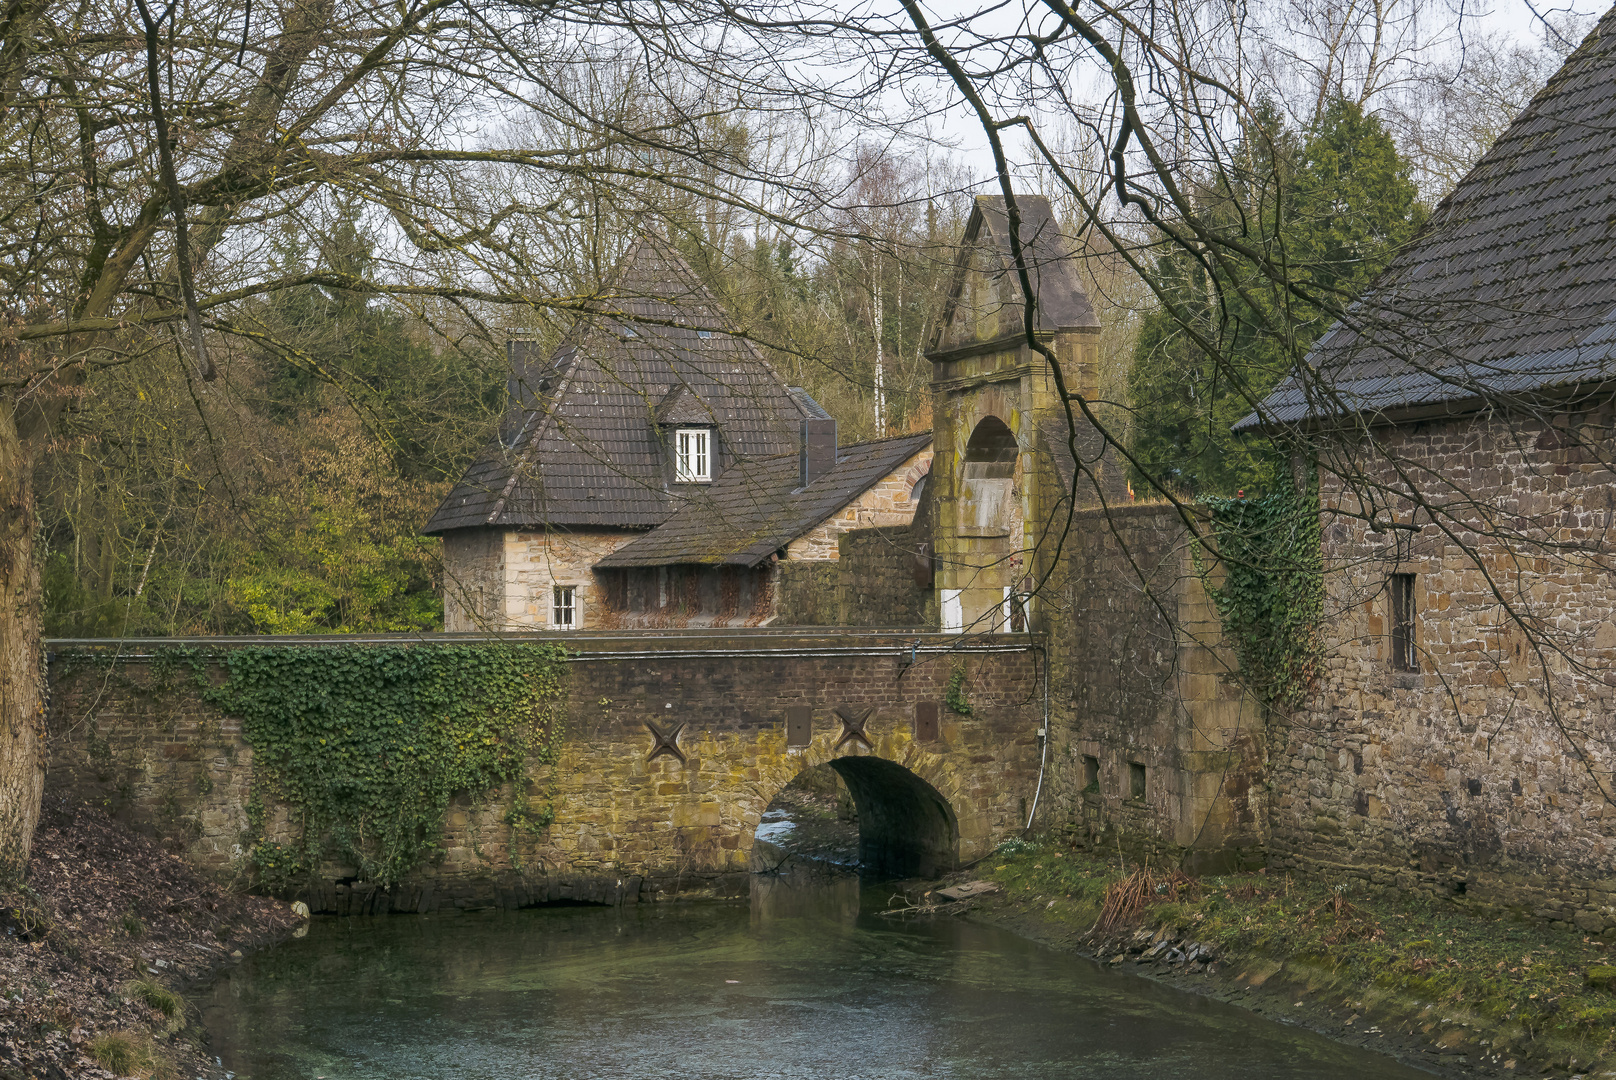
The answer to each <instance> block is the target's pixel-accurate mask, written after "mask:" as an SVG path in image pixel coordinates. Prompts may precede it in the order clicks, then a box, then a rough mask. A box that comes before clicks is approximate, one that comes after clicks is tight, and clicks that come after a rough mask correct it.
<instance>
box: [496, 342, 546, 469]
mask: <svg viewBox="0 0 1616 1080" xmlns="http://www.w3.org/2000/svg"><path fill="white" fill-rule="evenodd" d="M510 334H511V336H510V337H509V338H507V339H506V341H505V365H506V375H505V418H504V419H503V420H502V421H500V425H499V435H500V441H501V442H503V443H504V444H505V445H507V446H509V445H510V444H511V441H512V440H513V439H515V438H516V436H517V434H518V433H520V432H521V430H522V425H523V424H524V423H525V422H526V420H527V414H528V413H529V412H530V411H531V410H533V409H536V408H538V404H539V394H540V393H542V390H541V389H540V387H539V385H538V380H539V379H540V378H542V374H541V373H542V372H543V371H544V362H543V361H544V358H543V357H542V356H541V355H540V354H539V335H538V332H537V331H532V330H512V331H511V332H510Z"/></svg>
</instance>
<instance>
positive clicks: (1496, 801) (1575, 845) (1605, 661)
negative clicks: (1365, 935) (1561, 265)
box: [1271, 416, 1616, 932]
mask: <svg viewBox="0 0 1616 1080" xmlns="http://www.w3.org/2000/svg"><path fill="white" fill-rule="evenodd" d="M1562 422H1563V423H1566V424H1567V425H1568V427H1569V428H1571V429H1573V430H1575V429H1577V428H1579V427H1580V426H1581V425H1583V424H1584V423H1585V422H1586V418H1578V417H1568V418H1562ZM1581 431H1582V434H1584V435H1586V436H1588V437H1591V438H1595V439H1600V440H1603V443H1604V450H1603V452H1602V454H1600V455H1599V456H1600V457H1603V459H1604V460H1606V461H1609V460H1611V457H1610V455H1611V451H1612V447H1611V441H1610V430H1609V425H1608V421H1606V422H1605V423H1604V425H1603V426H1602V427H1581ZM1375 435H1376V438H1377V440H1381V441H1382V445H1384V446H1385V447H1386V448H1387V453H1389V454H1390V455H1391V457H1392V459H1394V460H1396V461H1397V463H1398V464H1397V466H1395V467H1394V465H1393V464H1392V463H1391V461H1389V460H1388V459H1387V457H1386V456H1382V455H1372V454H1370V453H1368V452H1367V448H1365V447H1356V448H1353V449H1354V450H1355V451H1356V453H1355V454H1354V455H1353V458H1352V464H1353V467H1354V468H1355V469H1362V470H1364V471H1365V474H1366V475H1368V476H1369V477H1370V478H1371V479H1372V481H1373V482H1374V483H1375V484H1376V485H1377V486H1380V487H1381V489H1382V490H1383V491H1384V490H1388V489H1397V488H1399V486H1400V484H1401V483H1402V480H1401V478H1400V477H1399V475H1397V473H1398V472H1399V471H1401V472H1402V473H1403V475H1405V476H1415V477H1418V478H1420V483H1421V484H1422V486H1423V487H1425V488H1426V489H1427V491H1428V494H1429V497H1430V498H1431V500H1432V501H1433V502H1436V503H1446V504H1448V505H1449V506H1450V507H1451V510H1452V514H1453V515H1454V517H1455V519H1457V520H1458V521H1459V522H1461V524H1459V525H1455V524H1454V523H1453V522H1452V521H1448V522H1447V523H1446V524H1447V525H1448V528H1449V531H1451V532H1452V534H1453V535H1451V536H1450V535H1445V533H1444V530H1443V529H1442V528H1439V527H1437V526H1435V525H1433V524H1431V518H1430V515H1429V513H1428V512H1426V511H1420V512H1419V513H1418V514H1417V515H1416V513H1415V509H1414V505H1413V503H1412V502H1410V501H1409V500H1407V499H1400V498H1393V499H1390V500H1383V501H1382V504H1381V506H1379V507H1378V508H1375V509H1374V513H1375V516H1376V518H1377V521H1378V523H1379V524H1381V525H1382V526H1387V525H1390V526H1393V527H1382V528H1381V529H1380V531H1378V532H1377V531H1373V530H1371V529H1370V528H1369V526H1368V523H1367V522H1366V521H1365V520H1364V517H1363V515H1364V514H1366V513H1367V512H1368V511H1369V510H1370V509H1371V508H1368V507H1365V506H1363V505H1360V503H1359V502H1358V500H1357V499H1356V498H1355V497H1354V496H1353V495H1351V494H1349V493H1347V492H1346V491H1345V490H1344V485H1343V484H1342V482H1341V481H1340V479H1338V478H1337V476H1335V475H1334V474H1332V473H1329V472H1325V473H1324V475H1323V476H1322V479H1321V489H1322V502H1323V505H1324V517H1323V521H1322V525H1323V536H1324V557H1325V567H1326V583H1327V595H1328V599H1327V602H1326V612H1325V625H1324V633H1325V641H1324V646H1325V650H1326V655H1327V660H1326V666H1325V670H1324V672H1323V673H1322V676H1321V678H1320V679H1319V681H1318V687H1317V692H1316V693H1315V694H1314V696H1313V697H1312V699H1311V700H1310V701H1309V702H1308V704H1307V706H1306V707H1305V708H1303V709H1300V710H1298V711H1297V712H1296V713H1295V714H1294V715H1292V716H1289V717H1278V718H1276V723H1275V729H1274V744H1275V745H1274V754H1273V761H1272V777H1273V781H1274V784H1275V794H1276V800H1275V806H1274V810H1273V815H1272V836H1271V851H1272V853H1273V858H1274V862H1275V864H1276V865H1279V866H1305V867H1313V868H1322V869H1324V870H1326V871H1327V872H1330V873H1335V874H1341V875H1345V876H1351V877H1356V878H1360V879H1363V880H1366V881H1368V882H1371V883H1374V884H1377V885H1382V886H1396V887H1399V888H1401V889H1404V890H1409V891H1423V892H1429V893H1433V894H1436V895H1446V896H1462V897H1463V898H1464V900H1465V901H1466V902H1480V903H1484V904H1492V905H1498V906H1504V907H1512V908H1518V909H1521V910H1525V911H1528V912H1532V913H1535V914H1537V915H1539V916H1541V917H1545V918H1549V919H1554V920H1560V921H1566V922H1572V923H1575V924H1576V926H1578V927H1579V928H1581V929H1582V930H1584V931H1588V932H1597V931H1600V930H1612V929H1616V805H1613V804H1612V802H1611V799H1610V797H1609V796H1610V795H1611V794H1612V793H1613V779H1616V776H1613V771H1612V770H1613V768H1616V709H1613V705H1616V675H1613V674H1612V673H1613V672H1616V578H1613V576H1612V569H1613V567H1616V561H1613V560H1612V558H1611V552H1612V545H1611V540H1612V533H1611V528H1612V525H1613V514H1616V476H1612V474H1611V472H1610V471H1609V470H1608V469H1606V468H1604V467H1602V466H1600V465H1598V464H1596V463H1595V462H1594V461H1592V460H1590V455H1589V454H1587V453H1586V452H1585V451H1583V450H1582V449H1580V448H1579V447H1577V446H1575V445H1570V444H1571V443H1573V442H1574V440H1573V439H1571V438H1569V437H1567V435H1566V434H1565V432H1564V431H1563V430H1557V429H1556V428H1555V427H1552V426H1548V425H1544V424H1540V423H1534V422H1531V421H1523V420H1522V419H1521V418H1520V417H1505V416H1493V417H1477V418H1472V419H1459V420H1448V421H1431V422H1427V423H1423V424H1406V425H1403V426H1401V427H1397V428H1389V429H1381V430H1377V431H1376V433H1375ZM1402 490H1406V489H1402ZM1473 497H1474V498H1476V499H1477V500H1478V502H1479V504H1480V506H1481V507H1483V508H1485V511H1486V512H1487V513H1488V514H1490V515H1491V516H1492V518H1493V521H1494V523H1495V524H1496V525H1497V526H1501V527H1502V528H1504V529H1506V530H1508V531H1510V532H1511V533H1514V534H1515V535H1516V536H1517V537H1518V539H1515V540H1513V541H1512V542H1511V543H1509V544H1508V545H1506V544H1504V543H1503V542H1502V541H1499V540H1496V539H1489V538H1487V536H1486V532H1487V531H1488V530H1487V529H1484V528H1477V529H1466V528H1465V527H1463V524H1462V523H1463V522H1464V521H1465V520H1466V519H1468V518H1470V516H1471V515H1472V514H1473V513H1474V512H1475V509H1474V507H1473V506H1471V505H1467V503H1468V500H1470V499H1471V498H1473ZM1387 503H1389V505H1387ZM1411 526H1412V528H1411ZM1465 548H1469V549H1470V552H1467V551H1466V550H1465ZM1392 573H1412V574H1414V575H1416V576H1415V579H1414V582H1415V588H1414V594H1415V599H1416V610H1417V613H1418V614H1417V629H1416V642H1417V647H1418V656H1419V670H1418V671H1417V672H1409V671H1399V670H1394V667H1393V664H1392V659H1391V655H1390V653H1391V650H1390V640H1389V638H1390V620H1391V612H1390V610H1389V608H1390V597H1389V593H1388V580H1389V575H1390V574H1392ZM1505 602H1507V604H1508V605H1509V607H1511V608H1513V609H1514V614H1513V615H1512V614H1510V612H1509V611H1507V610H1506V607H1505ZM1523 624H1524V625H1528V626H1532V627H1534V635H1533V638H1530V639H1529V637H1528V635H1527V633H1526V632H1524V631H1523V630H1522V629H1521V627H1522V625H1523ZM1540 650H1541V651H1540ZM1540 655H1541V656H1542V657H1543V658H1544V659H1546V660H1547V667H1548V670H1547V673H1545V670H1544V664H1543V663H1542V662H1541V661H1540V658H1539V657H1540Z"/></svg>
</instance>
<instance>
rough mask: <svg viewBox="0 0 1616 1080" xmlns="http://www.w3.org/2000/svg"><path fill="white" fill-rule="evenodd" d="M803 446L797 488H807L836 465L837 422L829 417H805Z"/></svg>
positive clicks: (798, 462)
mask: <svg viewBox="0 0 1616 1080" xmlns="http://www.w3.org/2000/svg"><path fill="white" fill-rule="evenodd" d="M801 446H802V448H801V450H800V451H799V452H798V455H797V464H798V481H799V482H798V484H797V486H798V487H807V486H808V485H809V484H811V483H813V482H814V481H815V480H818V479H819V478H820V477H821V476H824V475H825V474H826V473H828V472H830V470H831V469H832V468H833V467H834V466H835V464H836V421H835V420H833V419H831V418H830V417H829V416H809V417H804V418H803V420H802V443H801Z"/></svg>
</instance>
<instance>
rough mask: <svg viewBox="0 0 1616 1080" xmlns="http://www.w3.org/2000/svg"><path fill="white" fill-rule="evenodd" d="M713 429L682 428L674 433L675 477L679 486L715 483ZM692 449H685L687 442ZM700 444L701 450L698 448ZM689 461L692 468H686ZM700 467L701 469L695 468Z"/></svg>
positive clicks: (676, 429)
mask: <svg viewBox="0 0 1616 1080" xmlns="http://www.w3.org/2000/svg"><path fill="white" fill-rule="evenodd" d="M712 435H713V432H712V428H705V427H682V428H675V429H674V431H673V476H674V482H675V483H678V484H710V483H712V481H713V437H712ZM687 438H688V439H689V440H690V441H691V449H690V450H689V451H688V452H687V451H686V449H685V440H686V439H687ZM698 444H699V448H698ZM687 460H688V461H689V464H690V466H691V467H688V468H687V467H686V462H687ZM696 465H699V466H700V468H696V467H694V466H696Z"/></svg>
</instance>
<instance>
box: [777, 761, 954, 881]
mask: <svg viewBox="0 0 1616 1080" xmlns="http://www.w3.org/2000/svg"><path fill="white" fill-rule="evenodd" d="M929 756H930V755H916V757H918V758H919V760H915V759H913V758H909V759H908V760H906V762H904V763H900V762H899V761H896V760H892V759H891V758H889V757H887V756H884V755H882V754H881V753H880V752H879V751H876V752H869V751H865V752H854V753H851V754H845V755H842V756H837V755H836V753H835V752H834V751H832V752H831V753H830V754H822V753H819V754H816V753H811V752H810V753H805V754H801V755H796V756H795V760H794V761H793V764H794V765H795V766H798V768H796V770H795V771H794V772H792V773H790V774H785V773H782V774H779V776H778V779H777V783H776V784H774V785H771V786H770V787H768V788H765V789H764V790H762V791H760V792H759V800H758V804H759V812H760V813H761V812H762V811H764V810H766V809H768V808H769V807H772V806H775V805H776V803H775V801H774V800H775V799H776V798H778V796H779V795H780V793H781V792H782V791H784V790H785V789H786V788H787V787H789V786H791V785H793V784H795V783H796V782H797V781H798V780H800V779H802V778H803V777H804V776H806V775H808V774H809V773H810V772H812V771H813V770H815V769H818V768H819V767H821V766H824V767H828V768H830V769H832V770H833V771H835V773H836V774H837V775H838V776H840V777H841V779H842V782H843V783H845V784H846V785H847V790H848V793H849V794H850V795H851V796H852V800H853V805H854V807H855V808H856V810H857V814H858V826H859V841H858V861H859V866H860V868H861V869H863V870H869V871H873V872H874V873H876V874H879V875H882V876H884V877H891V878H902V877H938V876H941V875H942V874H945V873H947V872H948V871H950V870H952V869H953V868H954V867H955V866H957V865H959V862H960V846H961V839H962V838H961V832H962V830H961V820H960V814H959V813H958V812H956V810H955V805H954V802H955V799H956V798H958V797H959V796H960V795H962V794H963V793H962V792H961V791H956V790H954V789H955V788H957V787H958V784H957V783H954V782H953V781H955V780H956V779H957V778H956V777H954V776H953V775H952V770H947V769H938V768H935V767H934V768H927V767H926V766H927V764H928V763H927V762H926V761H925V758H927V757H929ZM907 757H908V756H907V755H906V758H907ZM933 764H934V763H933ZM910 766H914V768H911V767H910ZM949 792H952V793H953V795H954V797H955V798H951V797H950V794H949ZM967 812H968V810H967ZM751 842H752V843H753V844H754V845H755V844H756V843H757V840H756V834H755V829H754V830H753V836H752V837H751ZM966 843H967V846H969V843H970V840H969V838H968V837H967V838H966ZM749 862H750V865H751V866H752V867H753V869H754V870H756V869H762V868H767V867H768V866H769V865H770V863H769V862H768V860H767V858H764V859H761V860H753V859H750V857H749Z"/></svg>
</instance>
